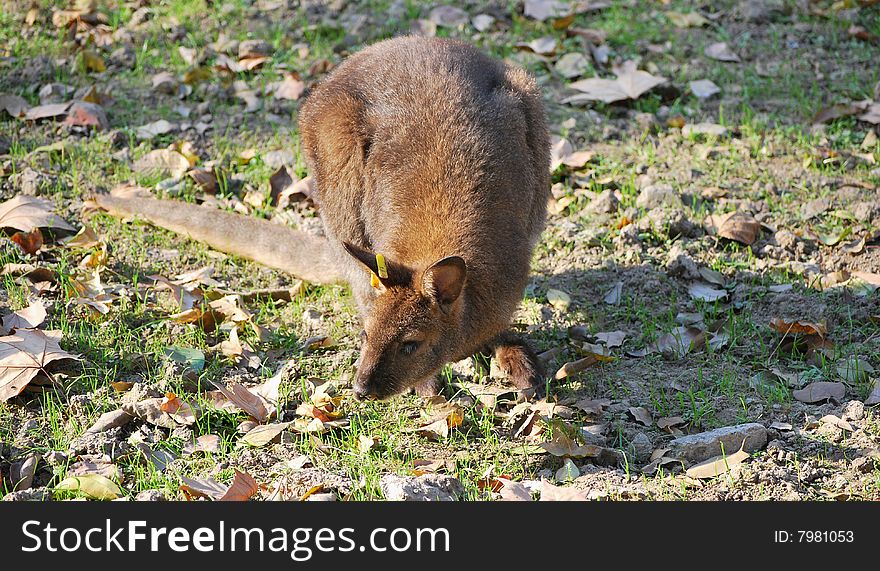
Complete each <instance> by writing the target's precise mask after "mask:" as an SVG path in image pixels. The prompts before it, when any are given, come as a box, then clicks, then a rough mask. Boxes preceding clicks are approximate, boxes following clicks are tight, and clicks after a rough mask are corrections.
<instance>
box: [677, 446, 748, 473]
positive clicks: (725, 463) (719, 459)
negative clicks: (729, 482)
mask: <svg viewBox="0 0 880 571" xmlns="http://www.w3.org/2000/svg"><path fill="white" fill-rule="evenodd" d="M748 458H749V453H748V452H746V451H745V450H742V449H740V450H738V451H737V452H734V453H733V454H731V455H729V456H724V455H721V456H715V457H714V458H709V459H708V460H706V461H704V462H700V463H699V464H697V465H695V466H691V467H690V468H688V470H687V472H686V474H687V475H688V476H690V477H691V478H700V479H702V478H714V477H715V476H720V475H722V474H726V473H727V472H728V470H729V469H730V468H733V467H734V466H739V465H740V464H742V463H743V462H744V461H745V460H747V459H748Z"/></svg>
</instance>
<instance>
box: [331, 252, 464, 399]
mask: <svg viewBox="0 0 880 571" xmlns="http://www.w3.org/2000/svg"><path fill="white" fill-rule="evenodd" d="M345 248H346V250H348V252H349V254H351V255H352V256H354V258H355V259H357V260H358V261H359V262H360V263H361V264H363V265H364V266H365V267H366V269H368V270H369V271H370V272H372V274H373V276H375V277H374V278H373V286H374V288H375V296H374V298H373V301H372V304H371V306H370V308H369V311H367V313H366V315H364V316H363V321H364V330H363V331H362V332H361V354H360V358H359V359H358V363H359V364H358V368H357V375H356V378H355V382H354V394H355V396H357V397H358V398H362V399H363V398H376V399H385V398H388V397H391V396H393V395H396V394H399V393H402V392H404V391H406V390H407V389H409V388H411V387H414V386H416V385H418V384H420V383H422V382H423V381H426V380H428V379H430V378H431V377H433V375H435V374H436V373H437V371H438V370H439V369H440V367H442V366H443V364H444V363H447V362H448V361H449V360H450V359H451V358H452V357H453V356H454V354H455V353H457V346H458V344H459V342H460V339H459V338H460V336H459V335H458V332H459V331H460V330H461V322H462V321H461V320H462V313H463V312H462V305H463V299H462V295H461V293H462V290H463V289H464V285H465V281H466V279H467V266H466V265H465V262H464V260H463V259H462V258H460V257H459V256H448V257H445V258H442V259H440V260H437V261H435V262H434V263H432V264H431V265H429V266H428V267H426V268H408V267H405V266H403V265H401V264H399V263H396V262H395V261H394V260H384V262H385V263H384V268H382V267H380V265H379V263H378V262H377V256H376V254H375V253H373V252H370V251H368V250H365V249H363V248H360V247H358V246H354V245H352V244H349V243H345Z"/></svg>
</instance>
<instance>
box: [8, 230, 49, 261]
mask: <svg viewBox="0 0 880 571" xmlns="http://www.w3.org/2000/svg"><path fill="white" fill-rule="evenodd" d="M10 239H11V240H12V241H13V242H14V243H15V245H17V246H18V247H19V249H21V251H22V252H23V253H24V254H25V255H26V256H33V255H35V254H36V253H37V252H39V250H40V248H42V247H43V233H42V232H40V229H39V228H34V229H33V230H31V231H30V232H16V233H15V234H13V235H12V236H11V238H10Z"/></svg>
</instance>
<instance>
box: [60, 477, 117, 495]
mask: <svg viewBox="0 0 880 571" xmlns="http://www.w3.org/2000/svg"><path fill="white" fill-rule="evenodd" d="M55 490H66V491H71V492H79V493H81V494H83V495H84V496H86V497H88V498H92V499H94V500H115V499H116V498H118V497H120V496H121V495H122V490H121V489H120V488H119V486H118V485H117V484H116V483H115V482H114V481H112V480H110V479H109V478H107V477H106V476H102V475H100V474H83V475H82V476H71V477H69V478H65V479H64V480H62V481H61V482H59V483H58V485H57V486H55Z"/></svg>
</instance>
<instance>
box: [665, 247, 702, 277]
mask: <svg viewBox="0 0 880 571" xmlns="http://www.w3.org/2000/svg"><path fill="white" fill-rule="evenodd" d="M666 273H667V274H669V275H670V276H671V277H678V278H684V279H686V280H698V279H700V269H699V268H698V267H697V262H695V261H694V259H693V258H692V257H691V256H690V255H689V254H688V253H687V252H685V251H684V250H683V249H682V247H681V246H679V245H678V244H677V243H676V244H674V245H673V246H672V248H670V249H669V254H668V256H667V258H666Z"/></svg>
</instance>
